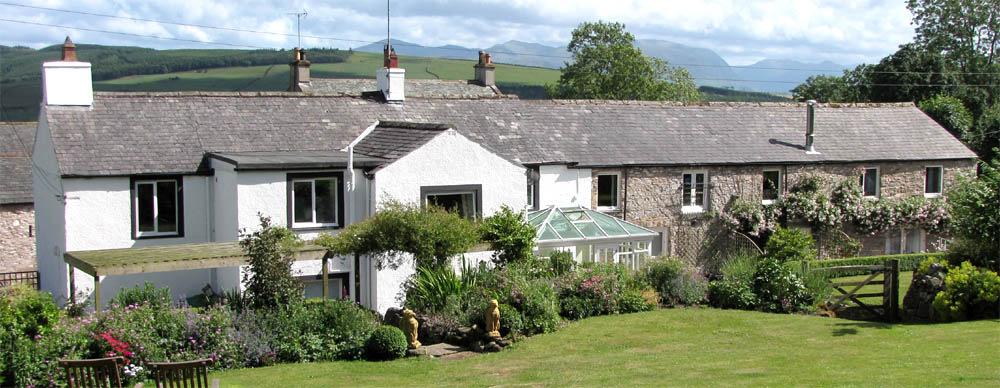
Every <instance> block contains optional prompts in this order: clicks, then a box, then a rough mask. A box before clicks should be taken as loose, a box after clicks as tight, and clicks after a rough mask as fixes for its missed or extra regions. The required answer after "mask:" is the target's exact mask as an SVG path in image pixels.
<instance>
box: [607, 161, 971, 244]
mask: <svg viewBox="0 0 1000 388" xmlns="http://www.w3.org/2000/svg"><path fill="white" fill-rule="evenodd" d="M927 166H942V167H944V187H943V189H944V191H945V192H947V191H948V190H949V188H950V187H952V186H953V185H954V183H955V180H956V178H957V176H958V175H959V174H960V173H965V174H972V173H974V171H975V163H974V162H973V161H972V160H961V161H931V162H926V161H913V162H881V163H838V164H811V165H752V166H751V165H744V166H702V167H628V168H623V169H618V170H608V169H605V170H594V172H593V177H594V179H593V184H592V190H593V196H592V197H593V200H592V202H593V206H594V208H596V205H597V203H596V201H597V175H598V174H599V173H605V172H616V171H617V172H620V173H621V177H622V178H621V184H620V185H619V189H620V191H621V195H620V198H621V204H620V206H619V211H614V212H607V213H608V214H610V215H614V216H618V217H622V218H624V219H626V220H627V221H630V222H634V223H636V224H638V225H641V226H644V227H647V228H665V229H666V234H665V236H664V238H665V239H666V240H667V242H666V244H665V245H666V251H665V253H669V254H675V255H682V256H688V257H692V256H693V254H692V253H693V251H697V250H698V249H699V248H700V247H702V246H703V243H704V238H705V232H706V231H707V228H708V226H709V224H710V221H711V219H712V213H717V212H720V211H722V209H723V208H725V206H726V204H727V203H729V202H730V201H731V200H732V199H733V198H737V197H740V198H743V199H746V200H752V201H759V200H760V199H761V196H762V184H763V176H762V173H763V171H764V170H774V169H777V170H779V171H781V173H782V174H781V181H782V182H781V192H782V195H784V194H785V193H787V192H788V187H789V186H792V185H794V184H795V183H796V182H797V181H799V180H800V179H802V177H804V176H806V175H816V176H820V177H822V178H824V180H825V182H826V187H824V190H831V189H832V188H833V187H834V186H835V185H837V184H839V183H840V182H841V181H843V180H845V179H854V180H857V179H859V177H860V174H861V171H862V168H865V167H878V168H879V175H880V180H881V197H883V198H900V197H906V196H923V195H924V181H925V178H924V175H925V168H926V167H927ZM697 171H703V172H706V173H707V178H708V179H707V180H708V198H707V200H706V204H707V206H706V207H705V209H704V211H703V212H700V213H687V214H685V213H683V212H682V211H681V198H682V197H681V196H682V193H681V191H682V189H681V184H682V174H684V173H685V172H697ZM848 233H849V234H851V235H852V237H854V238H858V239H859V240H860V241H861V243H862V245H863V251H862V254H863V255H875V254H884V253H885V235H880V236H860V235H857V234H854V233H850V232H848ZM937 239H938V236H929V235H928V236H926V237H925V242H926V243H925V245H926V246H927V248H931V245H932V243H933V242H934V241H936V240H937Z"/></svg>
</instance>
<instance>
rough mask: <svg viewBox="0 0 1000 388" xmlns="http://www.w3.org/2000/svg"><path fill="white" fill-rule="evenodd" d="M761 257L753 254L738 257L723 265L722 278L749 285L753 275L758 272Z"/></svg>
mask: <svg viewBox="0 0 1000 388" xmlns="http://www.w3.org/2000/svg"><path fill="white" fill-rule="evenodd" d="M760 259H761V258H760V256H757V255H751V254H741V255H737V256H735V257H733V258H731V259H729V260H727V261H726V262H724V263H722V278H723V279H725V280H740V281H743V282H745V283H747V284H749V283H750V282H751V281H752V280H753V273H754V272H755V271H757V263H758V262H760Z"/></svg>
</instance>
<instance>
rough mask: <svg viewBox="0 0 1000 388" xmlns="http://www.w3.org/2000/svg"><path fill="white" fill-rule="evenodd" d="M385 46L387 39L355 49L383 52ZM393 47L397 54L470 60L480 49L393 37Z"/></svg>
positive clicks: (367, 51)
mask: <svg viewBox="0 0 1000 388" xmlns="http://www.w3.org/2000/svg"><path fill="white" fill-rule="evenodd" d="M384 46H385V39H382V40H380V41H378V42H375V43H371V44H366V45H364V46H361V47H355V48H354V49H353V50H354V51H361V52H364V53H377V54H382V50H384ZM392 48H393V49H394V50H396V54H398V55H409V56H411V57H431V58H454V59H468V60H473V59H477V58H479V54H478V53H479V50H478V49H471V48H467V47H460V46H455V45H447V46H439V47H427V46H421V45H419V44H416V43H410V42H407V41H405V40H397V39H393V40H392Z"/></svg>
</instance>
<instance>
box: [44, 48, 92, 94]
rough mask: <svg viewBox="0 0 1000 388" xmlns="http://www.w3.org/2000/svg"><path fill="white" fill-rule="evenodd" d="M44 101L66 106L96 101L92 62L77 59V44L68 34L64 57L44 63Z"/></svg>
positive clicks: (63, 51)
mask: <svg viewBox="0 0 1000 388" xmlns="http://www.w3.org/2000/svg"><path fill="white" fill-rule="evenodd" d="M42 103H43V104H45V105H65V106H91V105H93V103H94V85H93V80H92V79H91V75H90V63H88V62H80V61H78V60H77V59H76V45H75V44H73V41H72V40H70V39H69V37H68V36H67V37H66V42H65V43H63V47H62V59H61V60H59V61H49V62H45V63H42Z"/></svg>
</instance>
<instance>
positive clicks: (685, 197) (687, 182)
mask: <svg viewBox="0 0 1000 388" xmlns="http://www.w3.org/2000/svg"><path fill="white" fill-rule="evenodd" d="M681 197H682V199H681V206H688V205H691V174H684V185H683V186H682V188H681Z"/></svg>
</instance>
